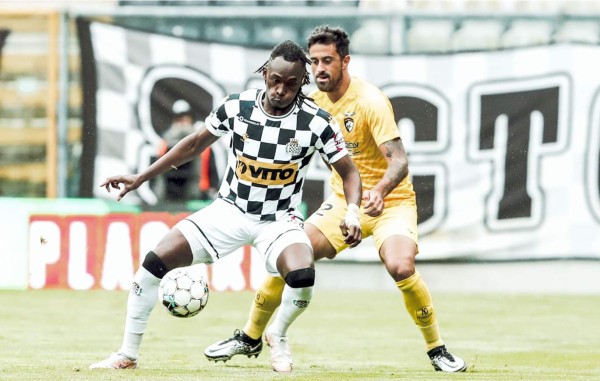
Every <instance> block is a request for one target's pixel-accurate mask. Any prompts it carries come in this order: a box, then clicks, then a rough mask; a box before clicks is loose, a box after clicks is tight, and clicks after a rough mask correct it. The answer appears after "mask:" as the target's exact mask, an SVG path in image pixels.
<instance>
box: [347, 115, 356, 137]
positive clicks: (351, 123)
mask: <svg viewBox="0 0 600 381" xmlns="http://www.w3.org/2000/svg"><path fill="white" fill-rule="evenodd" d="M355 114H356V113H355V112H354V111H346V112H345V113H344V126H345V127H346V131H348V132H352V130H353V129H354V119H352V117H353V116H354V115H355Z"/></svg>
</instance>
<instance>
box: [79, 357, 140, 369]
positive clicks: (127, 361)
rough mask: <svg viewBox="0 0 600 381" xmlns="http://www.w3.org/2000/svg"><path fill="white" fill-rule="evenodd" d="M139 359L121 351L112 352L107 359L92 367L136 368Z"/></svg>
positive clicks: (91, 367)
mask: <svg viewBox="0 0 600 381" xmlns="http://www.w3.org/2000/svg"><path fill="white" fill-rule="evenodd" d="M135 368H137V360H136V359H132V358H129V357H127V356H125V355H124V354H121V353H111V354H110V356H108V358H107V359H105V360H102V361H99V362H97V363H95V364H92V365H90V369H135Z"/></svg>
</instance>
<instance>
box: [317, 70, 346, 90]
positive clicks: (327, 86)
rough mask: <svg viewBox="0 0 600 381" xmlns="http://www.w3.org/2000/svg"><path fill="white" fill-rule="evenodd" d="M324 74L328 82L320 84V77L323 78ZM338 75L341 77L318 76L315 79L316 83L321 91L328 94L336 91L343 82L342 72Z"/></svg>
mask: <svg viewBox="0 0 600 381" xmlns="http://www.w3.org/2000/svg"><path fill="white" fill-rule="evenodd" d="M323 74H325V75H326V77H327V79H328V81H326V82H319V77H321V76H322V75H323ZM337 74H339V75H333V74H331V73H321V74H318V75H317V77H316V78H315V83H316V85H317V87H318V88H319V90H321V91H323V92H325V93H328V92H331V91H334V90H335V89H337V88H338V87H339V85H340V82H342V72H341V70H340V72H339V73H337Z"/></svg>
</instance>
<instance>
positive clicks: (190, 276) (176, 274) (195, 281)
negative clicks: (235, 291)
mask: <svg viewBox="0 0 600 381" xmlns="http://www.w3.org/2000/svg"><path fill="white" fill-rule="evenodd" d="M158 300H160V302H161V303H162V305H163V306H165V308H166V309H167V312H169V314H171V315H173V316H177V317H185V318H187V317H192V316H195V315H197V314H198V313H199V312H200V311H202V309H203V308H204V307H205V306H206V303H208V283H207V282H206V279H205V278H204V276H203V275H202V273H201V272H200V269H199V268H198V266H190V267H180V268H176V269H173V270H171V271H169V272H168V273H167V274H166V275H165V276H164V277H163V278H162V280H161V281H160V284H159V286H158Z"/></svg>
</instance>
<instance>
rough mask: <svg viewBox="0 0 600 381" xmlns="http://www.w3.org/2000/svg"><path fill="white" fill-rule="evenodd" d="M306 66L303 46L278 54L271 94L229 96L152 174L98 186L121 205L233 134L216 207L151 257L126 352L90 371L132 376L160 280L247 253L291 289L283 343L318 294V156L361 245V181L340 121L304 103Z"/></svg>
mask: <svg viewBox="0 0 600 381" xmlns="http://www.w3.org/2000/svg"><path fill="white" fill-rule="evenodd" d="M308 63H310V61H309V60H308V58H307V56H306V53H305V52H304V51H303V50H302V48H301V47H300V46H299V45H297V44H295V43H293V42H291V41H286V42H283V43H281V44H279V45H277V46H276V47H275V48H274V49H273V51H272V52H271V56H270V58H269V60H268V61H267V62H266V63H265V64H264V65H263V66H262V67H261V68H259V70H258V72H260V73H261V74H262V76H263V77H264V80H265V84H266V89H265V90H259V89H252V90H246V91H243V92H242V93H240V94H234V95H229V96H228V97H226V98H225V99H224V100H223V101H222V102H221V104H220V105H218V106H217V107H216V108H215V110H214V111H213V112H212V113H211V114H210V115H209V116H208V117H207V119H206V126H205V127H204V128H202V129H200V130H199V131H198V132H195V133H192V134H190V135H188V136H187V137H185V138H183V139H182V140H181V141H180V142H179V143H177V144H176V145H175V146H174V147H173V148H172V149H171V150H169V152H167V153H166V154H165V155H164V156H163V157H161V158H160V159H159V160H158V161H156V162H155V163H154V164H152V165H151V166H150V167H148V168H147V169H146V170H144V171H142V172H141V173H139V174H135V175H121V176H114V177H109V178H108V179H106V181H104V183H102V184H101V186H102V187H105V188H106V190H107V191H110V189H111V188H113V189H117V190H118V191H119V195H118V197H117V200H120V199H121V198H123V196H125V195H126V194H127V193H128V192H130V191H132V190H134V189H137V188H138V187H139V186H140V185H142V183H144V182H145V181H148V180H149V179H151V178H153V177H155V176H157V175H158V174H160V173H163V172H165V171H167V170H170V169H173V170H176V168H177V167H178V166H180V165H181V164H183V163H185V162H188V161H189V160H191V159H193V158H194V157H197V156H198V154H200V153H201V152H202V151H203V150H204V149H205V148H206V147H208V146H209V145H210V144H212V143H214V142H215V141H217V139H219V137H221V136H223V135H225V134H227V133H230V136H231V138H230V139H231V140H230V142H229V158H228V169H227V172H226V176H225V178H224V179H223V183H222V186H221V188H220V189H219V196H218V198H217V199H216V200H215V201H213V202H212V203H211V204H210V205H209V206H207V207H206V208H203V209H201V210H199V211H198V212H196V213H194V214H192V215H191V216H189V217H187V218H185V219H183V220H181V221H179V222H178V223H177V224H176V225H175V226H174V228H173V229H171V231H169V232H168V233H167V235H165V237H163V238H162V240H161V241H160V242H159V243H158V245H157V246H156V248H155V249H154V250H153V251H150V252H149V253H148V254H147V255H146V257H145V259H144V261H143V264H142V266H141V267H140V268H139V269H138V271H137V272H136V274H135V276H134V283H133V285H132V288H131V292H130V294H129V298H128V302H127V316H126V322H125V333H124V338H123V342H122V345H121V348H120V349H119V351H118V352H116V353H113V354H111V355H110V356H109V357H108V358H107V359H105V360H103V361H100V362H98V363H95V364H93V365H91V366H90V368H92V369H94V368H112V369H123V368H135V367H136V366H137V359H138V355H139V348H140V344H141V340H142V336H143V334H144V331H145V329H146V325H147V323H148V318H149V316H150V312H151V311H152V309H153V307H154V305H155V304H156V301H157V294H158V292H157V290H158V285H159V282H160V280H161V278H162V277H163V276H164V275H165V274H166V273H167V272H168V271H169V270H172V269H174V268H177V267H182V266H189V265H191V264H196V263H213V262H215V261H217V260H218V259H220V258H223V257H225V256H227V255H228V254H229V253H231V252H233V251H235V250H236V249H238V248H240V247H242V246H244V245H246V244H251V245H253V246H254V247H255V248H256V249H257V250H258V251H259V252H260V253H261V254H262V256H263V258H264V261H265V267H266V270H267V273H268V274H270V275H271V276H277V277H280V279H282V282H284V284H285V286H284V287H283V296H282V305H281V308H280V310H279V311H278V313H277V316H276V318H275V323H274V324H275V328H274V330H273V332H272V333H273V336H271V340H273V345H277V343H278V342H279V341H282V340H285V337H286V329H287V327H288V326H289V325H290V324H291V323H292V322H293V321H294V320H295V319H296V318H297V317H298V316H299V315H300V314H301V313H302V312H303V311H304V310H305V309H306V307H307V306H308V304H309V302H310V300H311V297H312V293H313V285H314V280H315V270H314V261H313V254H312V249H311V246H310V240H309V239H308V237H307V236H306V233H305V232H304V230H303V218H302V215H301V213H300V212H299V211H298V209H297V207H298V205H299V204H300V200H301V196H302V185H303V183H304V179H305V176H306V172H307V170H308V164H309V162H310V159H311V157H312V156H313V154H315V153H316V152H319V154H320V155H321V156H322V157H324V158H325V159H326V160H327V161H328V162H329V163H330V164H331V165H332V166H333V167H334V168H335V170H336V171H337V172H338V173H339V175H340V176H341V177H342V179H343V180H342V181H343V183H344V185H343V188H344V191H343V192H344V194H345V195H346V201H347V202H348V205H349V207H348V213H346V214H345V216H344V217H342V218H341V219H340V221H341V222H340V221H338V223H339V224H340V234H343V235H344V236H345V239H344V241H345V243H346V244H348V245H350V246H356V245H358V244H359V243H360V241H361V238H362V231H361V228H360V223H359V217H358V209H359V205H360V202H361V191H362V187H361V180H360V175H359V174H358V171H357V169H356V167H355V166H354V164H353V162H352V159H351V158H350V157H349V155H348V151H347V150H346V148H345V144H344V140H343V138H342V135H341V132H340V129H339V126H338V124H337V122H336V121H335V119H333V118H332V117H331V115H330V114H328V113H327V112H325V111H324V110H322V109H320V108H319V107H317V106H316V105H315V104H314V103H313V102H312V101H311V100H310V99H308V98H306V97H305V96H304V94H303V93H302V86H303V85H305V84H307V83H308V82H309V78H310V77H309V73H308V71H307V70H306V65H307V64H308ZM121 184H122V185H123V189H121ZM342 220H343V221H342Z"/></svg>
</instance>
